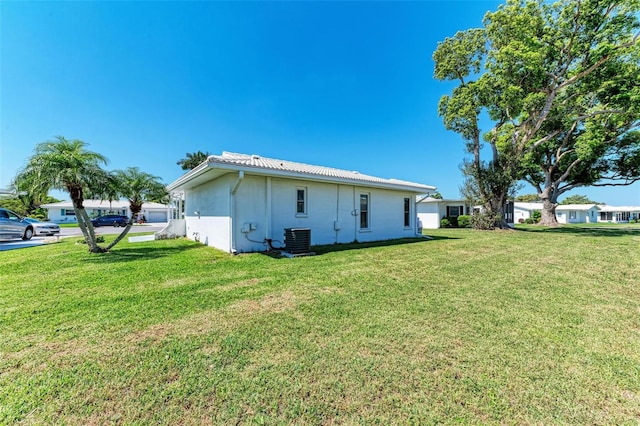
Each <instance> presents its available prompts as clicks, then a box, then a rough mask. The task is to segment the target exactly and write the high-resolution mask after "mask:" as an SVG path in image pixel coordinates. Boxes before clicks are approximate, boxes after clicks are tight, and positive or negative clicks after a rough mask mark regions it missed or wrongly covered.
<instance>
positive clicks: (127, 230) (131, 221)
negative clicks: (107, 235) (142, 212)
mask: <svg viewBox="0 0 640 426" xmlns="http://www.w3.org/2000/svg"><path fill="white" fill-rule="evenodd" d="M133 217H134V216H133V215H132V216H131V219H129V223H127V226H126V227H125V228H124V229H123V230H122V232H121V233H120V235H118V236H117V237H116V239H115V240H113V242H112V243H111V244H109V245H108V246H107V247H106V248H105V250H106V251H109V250H111V247H113V246H115V245H116V244H118V243H119V242H120V241H122V239H123V238H124V237H125V236H126V235H127V234H128V233H129V230H130V229H131V226H133Z"/></svg>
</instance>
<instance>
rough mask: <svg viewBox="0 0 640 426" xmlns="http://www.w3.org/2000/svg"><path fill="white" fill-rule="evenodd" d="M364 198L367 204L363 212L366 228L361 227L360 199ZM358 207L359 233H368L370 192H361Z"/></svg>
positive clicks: (369, 226) (369, 229)
mask: <svg viewBox="0 0 640 426" xmlns="http://www.w3.org/2000/svg"><path fill="white" fill-rule="evenodd" d="M363 196H365V197H367V204H366V210H365V211H364V213H366V219H367V224H366V225H367V226H366V227H363V226H362V214H363V211H362V197H363ZM358 207H359V214H358V220H359V222H358V227H359V229H360V232H368V231H371V193H370V192H361V193H360V197H358Z"/></svg>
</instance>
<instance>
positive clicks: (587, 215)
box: [556, 204, 600, 223]
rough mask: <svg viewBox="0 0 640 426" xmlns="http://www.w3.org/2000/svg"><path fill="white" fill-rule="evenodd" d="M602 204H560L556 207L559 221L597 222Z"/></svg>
mask: <svg viewBox="0 0 640 426" xmlns="http://www.w3.org/2000/svg"><path fill="white" fill-rule="evenodd" d="M599 212H600V206H599V205H597V204H560V205H558V207H556V218H557V219H558V222H559V223H596V222H597V221H598V214H599Z"/></svg>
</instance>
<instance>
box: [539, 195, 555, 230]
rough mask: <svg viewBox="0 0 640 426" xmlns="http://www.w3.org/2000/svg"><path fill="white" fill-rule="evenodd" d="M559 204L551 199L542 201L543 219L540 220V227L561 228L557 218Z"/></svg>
mask: <svg viewBox="0 0 640 426" xmlns="http://www.w3.org/2000/svg"><path fill="white" fill-rule="evenodd" d="M557 206H558V204H557V203H552V202H551V201H550V200H549V199H545V200H542V212H541V213H542V218H541V219H540V225H542V226H559V225H560V224H559V223H558V218H557V217H556V207H557Z"/></svg>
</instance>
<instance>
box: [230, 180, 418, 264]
mask: <svg viewBox="0 0 640 426" xmlns="http://www.w3.org/2000/svg"><path fill="white" fill-rule="evenodd" d="M269 186H270V187H271V189H270V194H271V201H270V203H269V201H268V196H267V194H268V193H269ZM298 189H304V190H305V191H306V214H298V213H296V197H297V190H298ZM365 193H366V194H368V195H369V225H370V226H369V229H366V230H365V229H360V227H359V225H360V215H359V214H360V205H359V203H360V194H365ZM404 198H409V200H410V202H409V204H410V209H411V211H410V214H409V216H410V220H409V222H410V223H409V226H408V227H404ZM414 199H415V195H414V194H412V193H404V192H401V191H391V190H383V189H374V188H366V187H359V186H353V185H342V184H340V185H339V184H331V183H323V182H314V181H305V180H296V179H282V178H269V177H265V176H246V177H245V178H244V180H243V181H242V184H241V185H240V187H239V189H238V191H237V193H236V196H235V200H234V203H235V214H236V216H235V217H236V223H235V224H234V226H233V229H234V233H235V250H236V251H238V252H251V251H262V250H265V249H266V248H267V245H266V244H265V243H264V240H265V239H272V240H273V245H274V246H276V247H282V246H284V244H285V241H284V230H285V228H309V229H311V244H312V245H320V244H334V243H350V242H353V241H356V240H357V241H360V242H363V241H378V240H387V239H393V238H402V237H413V236H415V233H416V231H415V225H416V224H415V222H416V220H415V217H416V216H415V205H414V202H413V200H414ZM269 206H270V209H269ZM252 224H253V226H252ZM253 228H255V229H253ZM336 228H339V229H336ZM243 231H245V232H243ZM247 231H248V232H247Z"/></svg>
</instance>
